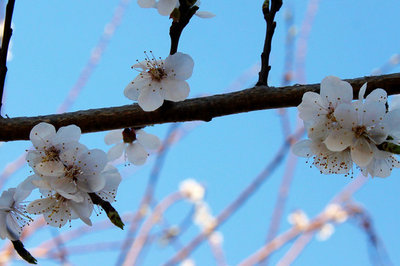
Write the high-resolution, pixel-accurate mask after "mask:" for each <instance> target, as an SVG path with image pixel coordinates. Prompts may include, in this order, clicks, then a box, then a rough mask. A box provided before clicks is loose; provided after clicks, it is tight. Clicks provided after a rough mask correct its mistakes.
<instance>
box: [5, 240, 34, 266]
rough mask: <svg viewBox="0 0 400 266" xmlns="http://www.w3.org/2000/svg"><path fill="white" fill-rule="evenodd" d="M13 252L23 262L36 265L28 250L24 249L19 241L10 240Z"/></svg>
mask: <svg viewBox="0 0 400 266" xmlns="http://www.w3.org/2000/svg"><path fill="white" fill-rule="evenodd" d="M11 242H12V244H13V246H14V249H15V251H17V253H18V254H19V255H20V256H21V258H23V259H24V260H25V261H27V262H29V263H30V264H37V260H36V259H35V258H34V257H33V256H32V255H31V253H29V251H28V250H26V249H25V247H24V244H22V242H21V241H20V240H12V241H11Z"/></svg>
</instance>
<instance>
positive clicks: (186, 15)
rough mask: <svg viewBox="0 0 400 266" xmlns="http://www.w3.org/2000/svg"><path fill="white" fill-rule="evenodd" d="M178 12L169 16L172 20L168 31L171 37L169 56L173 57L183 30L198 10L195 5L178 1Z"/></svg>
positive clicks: (185, 0)
mask: <svg viewBox="0 0 400 266" xmlns="http://www.w3.org/2000/svg"><path fill="white" fill-rule="evenodd" d="M179 4H180V5H179V10H178V11H177V12H175V14H176V15H175V16H176V17H175V16H174V12H173V14H172V15H171V16H173V17H172V19H173V20H174V21H173V22H172V25H171V28H170V29H169V36H170V37H171V50H170V54H171V55H173V54H175V53H176V52H177V51H178V44H179V39H180V37H181V34H182V31H183V29H184V28H185V27H186V25H187V24H188V23H189V21H190V19H191V18H192V17H193V15H194V14H195V13H196V11H197V10H198V9H199V7H198V6H196V5H192V6H191V5H190V4H189V3H188V1H187V0H179Z"/></svg>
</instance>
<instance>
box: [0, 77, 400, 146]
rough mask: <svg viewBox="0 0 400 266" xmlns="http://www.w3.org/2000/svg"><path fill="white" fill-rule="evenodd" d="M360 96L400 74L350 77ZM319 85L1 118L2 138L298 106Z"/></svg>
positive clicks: (394, 86) (390, 88) (397, 80)
mask: <svg viewBox="0 0 400 266" xmlns="http://www.w3.org/2000/svg"><path fill="white" fill-rule="evenodd" d="M346 81H348V82H349V83H350V84H351V85H352V86H353V91H354V97H357V95H358V91H359V89H360V87H361V86H362V84H364V83H365V82H368V89H367V93H369V92H371V90H373V89H375V88H384V89H385V90H386V92H387V93H388V95H392V94H399V93H400V73H396V74H390V75H382V76H371V77H361V78H355V79H349V80H346ZM319 87H320V85H319V84H310V85H294V86H286V87H266V86H255V87H253V88H249V89H246V90H243V91H238V92H233V93H226V94H219V95H213V96H208V97H199V98H194V99H188V100H185V101H182V102H176V103H172V102H169V103H167V104H164V105H163V106H162V107H161V108H159V109H157V110H156V111H153V112H144V111H143V110H142V109H141V108H140V107H139V106H138V105H137V104H134V105H125V106H120V107H110V108H100V109H91V110H85V111H77V112H71V113H64V114H57V115H46V116H36V117H16V118H3V119H1V118H0V141H11V140H28V139H29V132H30V131H31V129H32V128H33V127H34V126H35V125H37V124H38V123H40V122H43V121H45V122H47V123H50V124H52V125H54V126H55V127H56V128H60V127H62V126H67V125H71V124H75V125H77V126H79V127H80V128H81V130H82V132H83V133H88V132H98V131H105V130H112V129H119V128H126V127H144V126H147V125H153V124H163V123H170V122H185V121H196V120H202V121H211V120H212V119H213V118H214V117H219V116H225V115H231V114H237V113H243V112H250V111H256V110H265V109H273V108H282V107H293V106H297V105H298V104H299V103H300V102H301V99H302V96H303V94H304V93H305V92H307V91H313V92H319Z"/></svg>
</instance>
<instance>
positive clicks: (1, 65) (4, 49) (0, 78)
mask: <svg viewBox="0 0 400 266" xmlns="http://www.w3.org/2000/svg"><path fill="white" fill-rule="evenodd" d="M14 4H15V0H9V1H8V3H7V7H6V17H5V19H4V32H3V40H2V42H1V49H0V110H1V107H2V105H3V91H4V83H5V80H6V74H7V53H8V45H9V44H10V39H11V35H12V29H11V20H12V15H13V12H14Z"/></svg>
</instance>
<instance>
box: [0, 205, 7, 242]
mask: <svg viewBox="0 0 400 266" xmlns="http://www.w3.org/2000/svg"><path fill="white" fill-rule="evenodd" d="M6 217H7V213H5V212H0V238H1V239H5V238H6V237H7V228H6V226H5V225H6Z"/></svg>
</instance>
